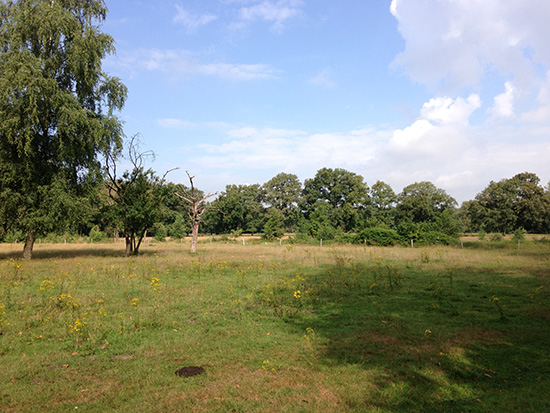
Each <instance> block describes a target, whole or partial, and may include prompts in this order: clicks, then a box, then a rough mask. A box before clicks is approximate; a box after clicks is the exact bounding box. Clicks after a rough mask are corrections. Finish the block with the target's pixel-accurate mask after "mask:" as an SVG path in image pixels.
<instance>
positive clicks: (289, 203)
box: [262, 172, 302, 229]
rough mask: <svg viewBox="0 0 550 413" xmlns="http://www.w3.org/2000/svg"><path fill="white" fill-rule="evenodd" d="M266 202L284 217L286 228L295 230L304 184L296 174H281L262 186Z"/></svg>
mask: <svg viewBox="0 0 550 413" xmlns="http://www.w3.org/2000/svg"><path fill="white" fill-rule="evenodd" d="M262 189H263V191H264V201H265V203H266V204H267V205H268V206H269V207H271V208H275V209H276V210H278V211H279V212H281V213H282V215H283V222H284V226H285V227H286V228H288V229H290V228H293V227H294V226H295V225H296V223H297V222H298V216H299V209H298V203H299V202H300V195H301V193H302V184H301V183H300V181H299V179H298V177H297V176H296V175H294V174H287V173H284V172H281V173H280V174H278V175H276V176H274V177H273V178H271V179H270V180H269V181H267V182H266V183H265V184H263V185H262Z"/></svg>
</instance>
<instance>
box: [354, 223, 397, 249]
mask: <svg viewBox="0 0 550 413" xmlns="http://www.w3.org/2000/svg"><path fill="white" fill-rule="evenodd" d="M399 241H400V237H399V234H398V233H397V231H394V230H393V229H386V228H380V227H373V228H365V229H364V230H362V231H360V232H359V233H358V234H357V235H356V242H358V243H362V242H365V243H366V244H367V245H377V246H384V247H386V246H393V245H395V244H397V243H398V242H399Z"/></svg>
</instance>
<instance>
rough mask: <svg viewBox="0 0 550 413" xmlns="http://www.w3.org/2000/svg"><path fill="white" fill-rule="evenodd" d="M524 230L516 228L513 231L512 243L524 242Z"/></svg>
mask: <svg viewBox="0 0 550 413" xmlns="http://www.w3.org/2000/svg"><path fill="white" fill-rule="evenodd" d="M525 232H526V231H525V230H524V229H523V228H518V229H516V230H515V231H514V236H513V238H512V240H513V241H515V242H519V241H524V240H525Z"/></svg>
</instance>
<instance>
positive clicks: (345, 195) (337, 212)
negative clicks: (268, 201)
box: [302, 168, 369, 231]
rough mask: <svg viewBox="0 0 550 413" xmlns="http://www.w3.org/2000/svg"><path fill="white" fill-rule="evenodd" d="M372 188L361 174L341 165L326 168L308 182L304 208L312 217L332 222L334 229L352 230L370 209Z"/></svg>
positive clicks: (304, 193)
mask: <svg viewBox="0 0 550 413" xmlns="http://www.w3.org/2000/svg"><path fill="white" fill-rule="evenodd" d="M368 190H369V188H368V187H367V185H366V184H365V183H364V182H363V177H362V176H360V175H357V174H355V173H353V172H349V171H346V170H344V169H340V168H336V169H330V168H322V169H320V170H319V171H317V173H316V175H315V177H314V178H313V179H306V181H305V183H304V190H303V198H302V209H303V210H304V211H305V213H306V217H308V218H311V219H313V220H316V221H318V222H319V223H321V222H327V221H330V223H331V224H330V225H331V226H332V227H333V228H337V227H340V228H342V230H344V231H350V230H351V229H352V228H354V227H355V226H356V224H357V223H358V222H359V221H360V220H361V218H362V216H361V213H363V212H364V211H365V210H366V207H367V205H368V203H369V197H368ZM321 214H322V215H323V218H322V219H320V215H321ZM320 226H321V225H320Z"/></svg>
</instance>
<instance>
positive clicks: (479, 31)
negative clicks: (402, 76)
mask: <svg viewBox="0 0 550 413" xmlns="http://www.w3.org/2000/svg"><path fill="white" fill-rule="evenodd" d="M390 12H391V13H392V14H393V15H394V16H395V18H396V19H397V21H398V28H399V31H400V33H401V35H402V36H403V38H404V40H405V43H406V44H405V50H404V51H403V52H402V53H400V54H399V55H398V56H397V57H396V59H395V61H394V65H395V66H398V67H403V68H404V69H405V71H406V72H407V73H408V74H409V76H410V77H411V78H412V79H413V80H415V81H417V82H420V83H422V84H425V85H428V86H430V87H432V88H433V89H435V90H444V91H446V92H453V91H458V90H460V89H461V88H464V87H472V86H476V85H478V84H479V83H480V81H481V80H482V78H483V76H485V75H488V74H490V73H493V72H496V73H498V74H500V76H502V77H504V78H505V79H507V80H511V79H513V80H514V85H515V87H516V88H519V89H522V90H523V89H525V90H527V89H529V88H532V87H538V86H539V84H540V81H541V78H540V76H539V75H538V74H537V65H543V66H546V67H548V66H549V65H550V47H549V46H548V38H550V25H549V24H548V21H550V2H547V1H541V2H536V3H533V2H526V1H507V2H502V1H500V0H462V1H450V0H446V1H441V0H428V1H425V0H407V1H404V0H393V1H392V3H391V6H390Z"/></svg>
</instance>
